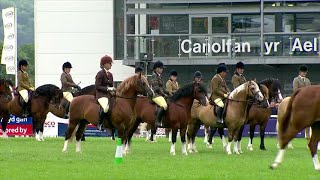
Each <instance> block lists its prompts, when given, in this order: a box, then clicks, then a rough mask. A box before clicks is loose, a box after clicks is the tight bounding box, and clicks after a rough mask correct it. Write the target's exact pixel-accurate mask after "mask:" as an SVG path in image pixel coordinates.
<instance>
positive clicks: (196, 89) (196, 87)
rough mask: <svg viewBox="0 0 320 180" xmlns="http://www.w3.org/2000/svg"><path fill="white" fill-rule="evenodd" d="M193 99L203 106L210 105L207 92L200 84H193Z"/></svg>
mask: <svg viewBox="0 0 320 180" xmlns="http://www.w3.org/2000/svg"><path fill="white" fill-rule="evenodd" d="M193 97H194V99H197V100H198V101H199V102H200V104H201V105H203V106H205V105H207V103H208V97H207V90H206V88H205V87H204V86H203V85H202V84H200V83H196V82H195V83H193Z"/></svg>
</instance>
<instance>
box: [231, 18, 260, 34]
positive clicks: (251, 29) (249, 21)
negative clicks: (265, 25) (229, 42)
mask: <svg viewBox="0 0 320 180" xmlns="http://www.w3.org/2000/svg"><path fill="white" fill-rule="evenodd" d="M260 24H261V18H260V15H233V16H232V32H233V33H258V32H260Z"/></svg>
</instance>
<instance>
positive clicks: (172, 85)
mask: <svg viewBox="0 0 320 180" xmlns="http://www.w3.org/2000/svg"><path fill="white" fill-rule="evenodd" d="M177 76H178V73H177V71H175V70H172V71H170V74H169V80H168V81H167V83H166V89H167V91H168V93H169V95H170V96H172V94H173V93H175V92H176V91H178V89H179V84H178V81H177Z"/></svg>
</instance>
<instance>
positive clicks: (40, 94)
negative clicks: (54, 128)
mask: <svg viewBox="0 0 320 180" xmlns="http://www.w3.org/2000/svg"><path fill="white" fill-rule="evenodd" d="M12 89H13V88H12ZM20 98H21V97H20V95H18V94H17V93H16V94H15V96H14V98H12V99H11V100H10V101H8V102H4V103H1V104H0V112H3V113H2V115H3V122H2V123H5V127H6V125H7V123H8V120H9V116H10V114H13V115H15V116H19V117H21V115H22V111H23V110H22V107H21V105H20V101H21V99H20ZM62 98H63V94H62V91H61V90H60V88H58V87H57V86H55V85H52V84H46V85H42V86H39V87H38V88H37V89H36V90H35V91H34V92H31V93H30V116H31V117H32V122H33V127H34V131H35V132H36V137H35V138H36V140H38V141H39V140H41V138H43V137H42V135H43V124H44V121H45V119H46V117H47V114H48V112H49V104H52V105H54V106H56V107H57V108H58V107H59V106H61V99H62Z"/></svg>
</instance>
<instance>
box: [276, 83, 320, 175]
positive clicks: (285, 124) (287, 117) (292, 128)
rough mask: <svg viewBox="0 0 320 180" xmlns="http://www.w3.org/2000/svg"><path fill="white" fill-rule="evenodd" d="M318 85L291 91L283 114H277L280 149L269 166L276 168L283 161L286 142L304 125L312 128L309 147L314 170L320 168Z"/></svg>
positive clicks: (319, 103) (319, 101)
mask: <svg viewBox="0 0 320 180" xmlns="http://www.w3.org/2000/svg"><path fill="white" fill-rule="evenodd" d="M319 109H320V86H319V85H311V86H307V87H303V88H299V89H297V90H296V91H294V92H293V94H292V96H291V98H290V100H289V102H288V105H287V108H286V112H285V114H283V116H278V122H279V128H278V129H279V131H278V137H279V146H280V150H279V152H278V154H277V156H276V158H275V161H274V163H273V164H272V165H271V168H272V169H274V168H277V167H278V166H279V165H280V164H281V163H282V161H283V155H284V151H285V148H286V146H287V144H288V143H289V142H290V141H291V140H292V139H293V138H294V137H295V136H296V134H297V133H298V132H300V131H301V130H303V129H304V128H306V127H310V126H311V129H312V135H311V139H310V142H309V149H310V152H311V156H312V161H313V165H314V168H315V170H320V163H319V159H318V155H317V146H318V142H319V140H320V111H319Z"/></svg>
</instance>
